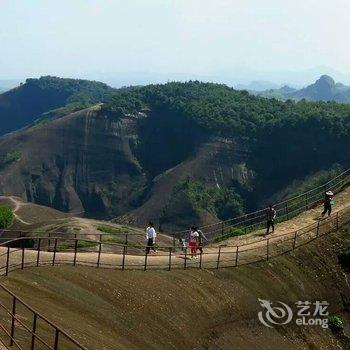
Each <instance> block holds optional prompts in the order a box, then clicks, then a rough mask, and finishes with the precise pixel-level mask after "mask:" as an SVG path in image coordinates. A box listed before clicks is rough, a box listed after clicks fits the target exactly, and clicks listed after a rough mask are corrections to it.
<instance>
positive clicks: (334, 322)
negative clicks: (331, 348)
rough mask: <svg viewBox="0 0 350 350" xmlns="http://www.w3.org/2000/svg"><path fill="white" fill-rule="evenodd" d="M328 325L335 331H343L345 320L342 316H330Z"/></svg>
mask: <svg viewBox="0 0 350 350" xmlns="http://www.w3.org/2000/svg"><path fill="white" fill-rule="evenodd" d="M328 326H329V328H330V329H331V330H332V331H333V332H341V331H342V330H343V329H344V322H343V320H342V318H341V317H340V316H335V315H333V316H330V317H329V319H328Z"/></svg>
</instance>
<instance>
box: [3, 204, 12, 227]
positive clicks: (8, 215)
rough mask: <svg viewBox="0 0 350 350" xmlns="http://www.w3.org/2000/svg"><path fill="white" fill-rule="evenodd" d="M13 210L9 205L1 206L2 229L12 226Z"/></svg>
mask: <svg viewBox="0 0 350 350" xmlns="http://www.w3.org/2000/svg"><path fill="white" fill-rule="evenodd" d="M13 217H14V215H13V212H12V210H11V209H10V208H8V207H4V206H2V207H0V229H6V228H8V227H10V226H11V224H12V221H13Z"/></svg>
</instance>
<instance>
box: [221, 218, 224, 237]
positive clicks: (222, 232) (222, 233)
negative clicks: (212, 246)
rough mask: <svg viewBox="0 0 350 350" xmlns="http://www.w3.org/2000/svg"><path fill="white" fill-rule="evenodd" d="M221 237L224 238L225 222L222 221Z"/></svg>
mask: <svg viewBox="0 0 350 350" xmlns="http://www.w3.org/2000/svg"><path fill="white" fill-rule="evenodd" d="M221 239H224V222H223V221H221Z"/></svg>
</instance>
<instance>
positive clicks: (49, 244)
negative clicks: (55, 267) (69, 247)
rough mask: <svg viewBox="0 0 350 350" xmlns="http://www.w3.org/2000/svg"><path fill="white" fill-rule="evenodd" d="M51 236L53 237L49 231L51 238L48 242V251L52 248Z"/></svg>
mask: <svg viewBox="0 0 350 350" xmlns="http://www.w3.org/2000/svg"><path fill="white" fill-rule="evenodd" d="M50 237H51V233H50V232H49V239H48V242H47V250H48V251H50V249H51V239H50Z"/></svg>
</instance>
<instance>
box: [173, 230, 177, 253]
mask: <svg viewBox="0 0 350 350" xmlns="http://www.w3.org/2000/svg"><path fill="white" fill-rule="evenodd" d="M173 247H174V252H176V242H175V233H173Z"/></svg>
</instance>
